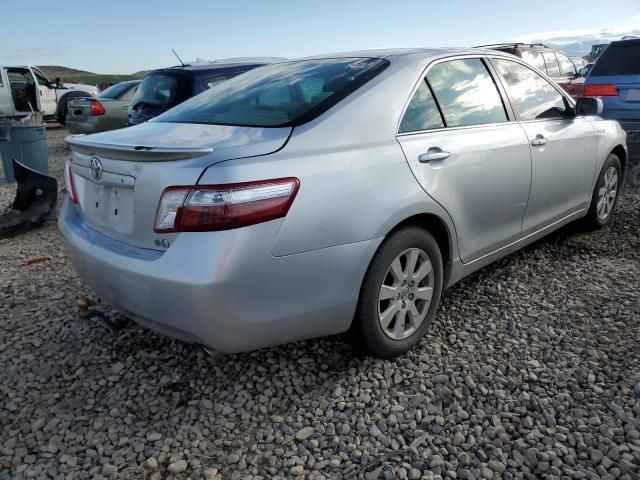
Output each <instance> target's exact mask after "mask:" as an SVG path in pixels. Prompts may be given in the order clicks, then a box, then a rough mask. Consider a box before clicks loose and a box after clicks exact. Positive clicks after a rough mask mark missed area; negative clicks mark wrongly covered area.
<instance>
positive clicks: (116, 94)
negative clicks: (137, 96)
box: [98, 82, 136, 99]
mask: <svg viewBox="0 0 640 480" xmlns="http://www.w3.org/2000/svg"><path fill="white" fill-rule="evenodd" d="M135 86H136V82H122V83H116V84H115V85H112V86H110V87H109V88H107V89H106V90H105V91H104V92H102V93H101V94H100V95H99V96H98V98H113V99H115V98H120V97H121V96H122V95H124V94H125V93H126V92H128V91H129V89H130V88H133V87H135Z"/></svg>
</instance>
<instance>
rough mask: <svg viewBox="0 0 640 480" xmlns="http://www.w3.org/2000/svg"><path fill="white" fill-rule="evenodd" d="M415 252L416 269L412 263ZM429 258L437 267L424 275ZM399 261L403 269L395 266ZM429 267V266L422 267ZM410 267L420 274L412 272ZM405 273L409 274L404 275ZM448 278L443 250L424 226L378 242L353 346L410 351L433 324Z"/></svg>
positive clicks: (370, 351)
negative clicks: (444, 269) (445, 278)
mask: <svg viewBox="0 0 640 480" xmlns="http://www.w3.org/2000/svg"><path fill="white" fill-rule="evenodd" d="M414 257H415V258H416V261H415V263H413V264H414V268H413V269H411V268H409V267H408V265H409V264H410V263H411V262H412V258H414ZM426 259H428V261H429V262H430V265H431V270H430V272H428V273H427V274H426V275H425V276H424V277H423V278H422V279H420V275H422V273H424V272H426V271H428V270H429V268H428V267H429V264H428V263H426ZM403 260H404V262H403ZM395 261H398V262H399V264H395V266H396V267H398V266H399V267H400V271H399V270H398V269H397V268H395V269H394V268H393V266H394V265H392V264H394V262H395ZM423 267H424V268H425V270H421V269H422V268H423ZM410 270H413V274H415V275H408V273H409V272H410ZM394 272H395V273H394ZM400 277H403V279H402V280H398V279H399V278H400ZM402 282H407V285H403V283H402ZM411 282H413V285H410V283H411ZM442 282H443V266H442V255H441V253H440V248H439V247H438V243H437V242H436V240H435V239H434V238H433V236H432V235H431V234H430V233H429V232H427V231H426V230H424V229H422V228H419V227H405V228H403V229H401V230H398V231H396V232H394V233H393V234H392V235H391V236H389V237H388V238H387V239H385V240H384V242H383V243H382V245H380V247H379V248H378V251H377V252H376V254H375V255H374V257H373V259H372V260H371V263H370V265H369V268H368V269H367V273H366V274H365V277H364V280H363V282H362V287H361V289H360V298H359V300H358V306H357V308H356V314H355V317H354V320H353V324H352V326H351V331H350V338H351V343H352V344H353V346H354V347H355V348H356V349H357V350H358V351H360V352H362V353H364V354H365V355H373V356H375V357H378V358H393V357H396V356H398V355H402V354H404V353H406V352H407V351H409V350H410V349H411V348H413V347H414V346H415V345H416V344H417V343H418V342H419V341H420V340H421V339H422V337H423V336H424V335H425V333H426V332H427V330H428V329H429V325H430V324H431V321H432V319H433V317H434V316H435V312H436V310H437V308H438V304H439V303H440V296H441V294H442ZM383 287H384V290H383ZM429 288H431V296H430V299H429V301H428V302H427V300H426V298H427V297H428V295H429V292H428V289H429ZM416 313H417V315H416ZM391 315H392V317H391ZM402 319H404V320H402ZM385 325H386V326H385Z"/></svg>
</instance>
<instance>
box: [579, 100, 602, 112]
mask: <svg viewBox="0 0 640 480" xmlns="http://www.w3.org/2000/svg"><path fill="white" fill-rule="evenodd" d="M602 110H604V104H603V103H602V100H601V99H600V98H594V97H582V98H579V99H578V102H577V103H576V114H577V115H602Z"/></svg>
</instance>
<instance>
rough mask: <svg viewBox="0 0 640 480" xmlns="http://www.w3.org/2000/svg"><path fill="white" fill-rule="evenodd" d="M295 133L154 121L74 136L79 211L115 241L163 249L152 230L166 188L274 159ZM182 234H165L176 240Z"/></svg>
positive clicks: (72, 165) (72, 163)
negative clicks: (249, 160)
mask: <svg viewBox="0 0 640 480" xmlns="http://www.w3.org/2000/svg"><path fill="white" fill-rule="evenodd" d="M290 133H291V129H290V128H288V127H287V128H249V127H231V126H222V125H200V124H170V123H161V122H150V123H147V124H144V125H140V126H138V127H130V128H127V129H122V130H114V131H111V132H104V133H99V134H95V135H90V136H85V135H75V136H70V137H67V139H66V141H67V143H68V144H69V145H70V146H71V150H72V153H71V158H70V168H71V172H72V176H73V177H72V178H73V183H74V188H75V191H76V194H77V199H78V204H77V207H78V209H79V211H80V214H81V216H82V217H83V219H84V221H85V222H86V223H87V224H88V225H89V226H90V227H92V228H94V229H95V230H97V231H99V232H101V233H103V234H105V235H107V236H110V237H112V238H114V239H116V240H119V241H122V242H125V243H127V244H130V245H134V246H138V247H142V248H155V249H164V248H165V246H166V242H165V243H164V244H163V242H162V241H160V240H159V237H160V235H158V234H156V233H155V232H154V230H153V228H154V222H155V215H156V209H157V207H158V201H159V199H160V196H161V194H162V192H163V191H164V189H165V188H167V187H169V186H176V185H196V184H197V183H198V179H199V178H200V176H201V175H202V172H203V171H204V170H205V169H206V168H207V167H208V166H210V165H212V164H215V163H218V162H220V161H224V160H230V159H233V158H243V157H248V156H259V155H267V154H269V153H272V152H274V151H276V150H279V149H280V148H282V146H284V144H285V143H286V141H287V139H288V138H289V134H290ZM175 235H176V234H164V235H162V239H164V240H166V241H168V242H170V241H171V240H172V237H174V236H175Z"/></svg>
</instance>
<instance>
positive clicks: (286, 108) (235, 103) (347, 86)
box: [156, 58, 389, 128]
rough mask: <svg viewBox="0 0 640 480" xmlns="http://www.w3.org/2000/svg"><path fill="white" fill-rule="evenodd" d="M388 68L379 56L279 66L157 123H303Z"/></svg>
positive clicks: (231, 83) (222, 86) (223, 86)
mask: <svg viewBox="0 0 640 480" xmlns="http://www.w3.org/2000/svg"><path fill="white" fill-rule="evenodd" d="M388 65H389V62H388V61H387V60H383V59H379V58H337V59H336V58H333V59H319V60H302V61H297V62H288V63H277V64H273V65H267V66H264V67H261V68H257V69H255V70H251V71H249V72H247V73H245V74H243V75H239V76H237V77H235V78H232V79H231V80H228V81H226V82H221V83H219V84H217V85H215V86H214V87H213V88H211V89H209V90H206V91H205V92H203V93H201V94H200V95H198V96H196V97H194V98H192V99H190V100H188V101H187V102H185V103H183V104H182V105H179V106H178V107H176V108H174V109H173V110H171V111H169V112H167V113H166V114H164V115H161V116H160V117H157V119H156V121H159V122H176V123H203V124H214V125H235V126H245V127H265V128H266V127H284V126H295V125H301V124H303V123H306V122H308V121H310V120H312V119H314V118H316V117H317V116H319V115H321V114H322V113H324V112H325V111H327V110H328V109H330V108H331V107H332V106H334V105H335V104H336V103H338V102H339V101H340V100H342V99H343V98H345V97H346V96H348V95H349V94H351V93H352V92H354V91H355V90H357V89H358V88H360V87H361V86H362V85H364V84H365V83H366V82H368V81H369V80H370V79H372V78H373V77H375V76H376V75H378V74H379V73H380V72H381V71H382V70H384V69H385V68H386V67H387V66H388Z"/></svg>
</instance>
